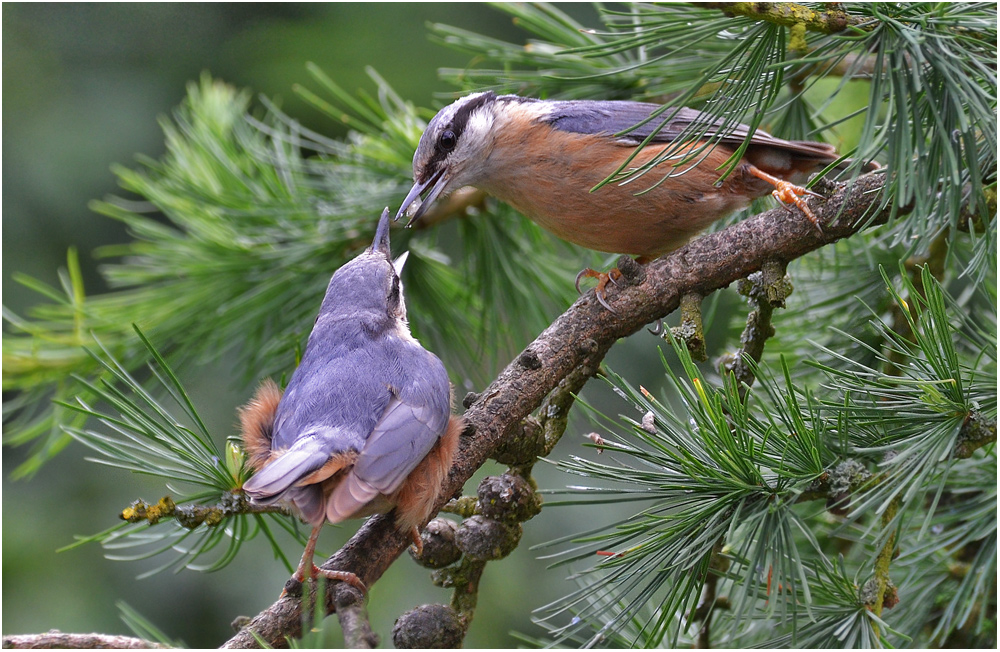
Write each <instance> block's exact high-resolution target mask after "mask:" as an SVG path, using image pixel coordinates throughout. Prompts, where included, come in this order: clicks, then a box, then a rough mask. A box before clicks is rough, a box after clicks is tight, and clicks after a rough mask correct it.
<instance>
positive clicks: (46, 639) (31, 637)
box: [3, 629, 167, 650]
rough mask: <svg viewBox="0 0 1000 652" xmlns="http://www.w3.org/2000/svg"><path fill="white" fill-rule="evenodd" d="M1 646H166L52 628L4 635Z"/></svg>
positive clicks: (106, 648) (25, 647) (127, 638)
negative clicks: (36, 631)
mask: <svg viewBox="0 0 1000 652" xmlns="http://www.w3.org/2000/svg"><path fill="white" fill-rule="evenodd" d="M3 647H4V649H8V648H9V649H12V650H55V649H61V650H67V649H68V650H149V649H163V648H166V647H167V646H165V645H160V644H159V643H153V642H152V641H147V640H144V639H141V638H135V637H134V636H114V635H111V634H64V633H63V632H60V631H59V630H58V629H53V630H51V631H48V632H46V633H44V634H23V635H17V634H15V635H12V636H4V637H3Z"/></svg>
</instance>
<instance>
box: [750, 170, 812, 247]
mask: <svg viewBox="0 0 1000 652" xmlns="http://www.w3.org/2000/svg"><path fill="white" fill-rule="evenodd" d="M747 172H749V173H750V174H752V175H753V176H755V177H757V178H758V179H763V180H764V181H767V182H768V183H769V184H771V185H772V186H774V192H772V193H771V194H772V195H774V198H775V199H777V200H778V201H780V202H781V205H782V206H785V205H786V204H795V205H796V206H797V207H798V209H799V210H800V211H802V212H803V213H804V214H805V216H806V217H808V218H809V221H810V222H812V223H813V225H814V226H815V227H816V229H817V230H818V231H819V232H820V233H822V232H823V227H822V226H821V225H820V223H819V219H818V218H817V217H816V215H815V214H814V213H813V212H812V209H810V208H809V204H807V203H806V200H805V199H803V198H802V197H803V196H806V195H808V196H810V197H822V196H823V195H820V194H819V193H815V192H813V191H812V190H808V189H806V188H803V187H801V186H796V185H795V184H794V183H792V182H790V181H785V180H783V179H779V178H778V177H775V176H771V175H770V174H768V173H767V172H764V171H763V170H761V169H760V168H758V167H756V166H754V165H748V166H747ZM786 208H787V206H786Z"/></svg>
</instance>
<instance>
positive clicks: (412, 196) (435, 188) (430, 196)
mask: <svg viewBox="0 0 1000 652" xmlns="http://www.w3.org/2000/svg"><path fill="white" fill-rule="evenodd" d="M447 171H448V169H447V168H445V167H442V168H441V169H440V170H438V171H437V172H435V173H434V175H433V176H432V177H431V178H430V179H428V180H427V181H425V182H423V183H415V184H413V187H412V188H410V192H408V193H406V199H404V200H403V204H402V206H400V207H399V212H398V213H396V217H395V219H396V220H398V219H399V218H401V217H402V216H403V215H405V214H406V211H407V209H408V208H410V205H411V204H413V203H414V202H418V201H420V195H422V194H424V192H425V191H427V190H428V189H429V192H428V193H427V196H426V197H424V199H423V201H420V205H419V206H417V209H416V210H415V211H414V212H413V214H412V215H410V219H409V221H407V223H406V226H412V225H413V223H414V222H416V221H417V220H419V219H420V217H421V216H422V215H423V214H424V213H426V212H427V209H429V208H430V207H431V205H432V204H433V203H434V200H435V199H437V198H438V196H439V195H440V194H441V193H442V192H443V191H444V189H445V187H446V186H447V185H448V176H447V174H446V173H447Z"/></svg>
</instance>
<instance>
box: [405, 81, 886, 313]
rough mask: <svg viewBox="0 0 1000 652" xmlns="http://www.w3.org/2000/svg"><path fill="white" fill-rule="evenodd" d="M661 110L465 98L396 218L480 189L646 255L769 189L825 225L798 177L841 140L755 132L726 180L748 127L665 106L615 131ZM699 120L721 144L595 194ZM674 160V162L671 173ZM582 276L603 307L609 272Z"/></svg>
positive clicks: (427, 146) (445, 113) (450, 113)
mask: <svg viewBox="0 0 1000 652" xmlns="http://www.w3.org/2000/svg"><path fill="white" fill-rule="evenodd" d="M659 108H660V107H659V105H656V104H647V103H643V102H624V101H588V100H577V101H547V100H537V99H532V98H525V97H519V96H516V95H497V94H495V93H493V92H492V91H487V92H484V93H474V94H472V95H468V96H466V97H463V98H462V99H459V100H457V101H456V102H454V103H452V104H450V105H449V106H446V107H445V108H443V109H441V111H439V112H438V114H437V115H436V116H434V118H433V119H432V120H431V121H430V123H428V125H427V129H426V130H425V131H424V134H423V136H421V138H420V144H419V145H418V147H417V151H416V153H415V154H414V156H413V178H414V181H415V183H414V185H413V188H412V189H411V190H410V192H409V194H407V196H406V199H404V200H403V205H402V206H401V207H400V209H399V212H398V213H397V214H396V219H399V218H400V217H401V216H402V215H403V214H405V213H406V212H407V209H408V208H410V206H411V205H412V204H414V203H415V202H417V201H418V199H419V198H420V196H421V195H423V194H424V193H426V196H425V197H424V200H423V202H422V203H420V205H419V207H417V208H416V209H415V210H414V211H413V212H412V215H411V218H410V222H409V223H410V224H412V223H413V222H414V221H415V220H417V219H419V218H420V216H421V215H423V214H424V212H425V211H426V210H427V208H428V207H429V206H430V205H431V203H432V202H434V200H435V199H437V198H438V197H439V196H441V195H442V194H446V193H448V192H450V191H452V190H455V189H457V188H461V187H462V186H475V187H476V188H479V189H481V190H483V191H485V192H487V193H489V194H491V195H493V196H495V197H497V198H499V199H501V200H503V201H505V202H507V203H509V204H510V205H512V206H513V207H514V208H516V209H518V210H519V211H521V212H522V213H524V214H525V215H526V216H528V217H529V218H531V219H532V220H534V221H535V222H537V223H538V224H540V225H541V226H543V227H544V228H546V229H548V230H549V231H551V232H552V233H554V234H555V235H557V236H559V237H560V238H563V239H565V240H569V241H570V242H574V243H576V244H579V245H583V246H584V247H587V248H590V249H596V250H598V251H604V252H609V253H625V254H632V255H635V256H638V257H639V262H647V261H649V260H652V259H653V258H656V257H657V256H660V255H662V254H665V253H667V252H669V251H671V250H673V249H676V248H678V247H680V246H681V245H683V244H684V243H685V242H687V241H688V239H689V238H691V236H693V235H695V234H696V233H698V232H699V231H701V230H702V229H704V228H705V227H707V226H708V225H709V224H711V223H712V222H714V221H716V220H718V219H720V218H722V217H725V216H726V215H729V214H730V213H732V212H734V211H736V210H738V209H741V208H745V207H747V206H748V205H749V204H750V201H751V200H752V199H754V198H757V197H761V196H763V195H766V194H767V193H769V192H772V191H773V194H774V195H775V196H776V197H778V198H779V199H780V200H782V201H784V202H792V203H794V204H795V205H796V206H798V207H799V208H800V209H801V210H802V211H803V212H804V213H805V214H806V216H807V217H809V218H810V219H811V220H812V221H813V223H815V224H816V225H817V227H818V226H819V224H818V222H817V220H816V218H815V216H814V215H813V214H812V212H811V211H810V210H809V207H808V205H807V204H806V202H805V200H804V199H803V197H802V196H803V195H810V194H811V195H815V193H812V192H810V191H808V190H805V189H804V188H801V187H799V186H796V185H794V184H795V183H801V182H804V181H805V179H806V178H807V176H808V174H809V173H811V172H815V171H818V170H820V169H822V168H823V167H825V166H826V165H828V164H829V163H831V162H833V161H836V160H837V158H838V156H837V153H836V151H835V150H834V148H833V146H831V145H827V144H825V143H815V142H807V141H787V140H782V139H780V138H775V137H774V136H771V135H770V134H767V133H765V132H763V131H757V132H755V133H754V135H753V137H752V138H751V141H750V144H749V146H748V147H747V149H746V151H745V152H744V154H743V158H742V160H741V161H740V162H739V164H738V165H737V167H736V169H735V170H734V171H733V173H732V174H730V175H729V176H728V177H726V179H725V180H724V181H722V182H721V183H718V181H719V177H720V174H721V172H720V171H721V170H722V169H724V168H725V163H726V161H727V159H729V157H730V156H731V155H732V154H733V153H734V152H735V151H736V149H737V148H738V147H739V146H740V145H741V144H742V143H743V141H744V139H745V138H746V136H747V133H748V132H749V128H748V127H747V126H746V125H738V126H736V127H735V128H734V129H725V130H723V129H724V125H723V123H722V121H721V120H715V119H712V118H711V117H710V116H708V115H706V114H704V113H701V112H698V111H695V110H692V109H679V110H677V111H676V112H674V111H672V110H669V109H668V110H667V111H666V112H665V113H663V114H662V117H656V118H653V119H651V120H649V122H647V123H645V124H642V125H641V126H639V127H637V128H635V129H633V130H632V131H630V132H628V133H627V134H625V135H622V136H616V135H615V134H616V133H619V132H622V131H624V130H626V129H629V128H630V127H634V126H635V125H638V124H639V123H640V122H642V121H644V120H647V119H649V118H650V116H651V115H652V113H653V112H654V111H655V110H657V109H659ZM692 123H695V124H698V125H702V126H705V127H707V131H706V133H705V135H704V139H706V140H708V141H711V142H713V143H714V144H715V146H714V147H712V146H710V147H707V148H704V151H701V152H699V153H696V154H695V156H694V157H693V160H691V161H687V162H684V163H681V164H679V165H677V164H678V161H679V160H681V159H683V158H684V157H685V156H686V155H687V154H688V153H691V152H692V151H698V150H697V148H699V147H704V145H705V144H706V143H705V140H701V141H694V142H691V143H689V144H686V145H685V146H684V147H682V148H681V149H680V151H679V152H676V153H675V154H676V156H672V161H667V162H665V163H662V164H661V165H663V167H664V170H665V171H669V172H670V173H669V174H667V175H666V176H665V178H661V177H662V175H657V183H656V184H655V185H654V186H652V187H646V188H638V187H637V185H638V184H608V185H605V186H604V187H602V188H601V189H600V190H598V191H596V192H591V189H592V188H594V187H595V186H597V185H598V184H599V183H600V182H601V181H603V180H604V179H605V178H606V177H607V176H608V175H609V174H611V173H612V172H613V171H615V170H616V169H618V167H619V166H620V165H621V164H622V163H623V162H624V161H625V160H626V158H627V157H628V156H630V155H632V153H633V151H634V150H635V148H636V146H637V145H639V144H641V143H642V142H644V141H645V139H646V138H647V137H649V136H650V134H652V133H653V131H654V130H656V129H657V128H659V131H658V132H657V133H656V135H655V136H653V137H652V138H651V139H650V141H649V142H648V143H647V144H646V146H645V147H644V148H643V149H642V150H641V151H640V152H639V153H638V154H637V155H636V156H635V158H634V159H633V160H632V161H631V163H629V165H630V166H631V167H632V168H637V167H639V166H642V165H644V164H645V163H647V162H649V161H650V160H651V159H652V158H653V157H654V156H656V155H657V154H660V153H662V152H663V151H664V150H666V149H667V148H670V147H671V143H672V142H673V141H675V140H676V139H677V138H678V137H679V136H680V135H681V132H682V131H684V129H685V127H687V126H689V125H690V124H692ZM671 165H677V167H676V169H672V170H670V169H668V166H671ZM875 167H877V166H875ZM650 178H652V177H650ZM612 271H613V272H615V271H617V270H612ZM581 274H582V275H583V274H586V275H588V276H603V278H602V281H601V283H599V285H598V298H599V299H601V302H602V303H605V302H604V297H603V290H604V285H605V284H606V283H607V280H608V277H607V275H598V274H596V273H595V272H593V271H592V270H584V272H581ZM577 284H578V285H579V277H578V278H577ZM605 306H607V304H606V303H605Z"/></svg>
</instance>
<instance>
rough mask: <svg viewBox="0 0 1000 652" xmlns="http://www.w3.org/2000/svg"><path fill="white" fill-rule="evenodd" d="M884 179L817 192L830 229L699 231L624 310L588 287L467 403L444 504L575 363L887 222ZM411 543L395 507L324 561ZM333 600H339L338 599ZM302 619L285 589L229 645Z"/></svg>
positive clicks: (782, 217) (357, 569)
mask: <svg viewBox="0 0 1000 652" xmlns="http://www.w3.org/2000/svg"><path fill="white" fill-rule="evenodd" d="M830 185H833V184H830ZM883 186H884V177H883V176H882V175H880V174H868V175H865V176H862V177H859V178H858V179H856V180H855V181H854V182H852V183H851V184H837V185H835V186H834V187H835V188H836V192H834V193H833V195H832V196H831V197H830V198H829V199H827V200H826V201H820V200H814V201H813V202H812V205H811V208H812V209H813V212H814V213H815V214H816V215H817V216H818V217H819V219H820V222H821V223H823V224H826V225H827V226H824V228H823V232H822V233H819V232H817V230H816V228H815V227H814V226H813V225H812V223H811V222H809V221H808V220H807V219H805V218H804V217H803V216H801V214H799V213H798V212H796V213H795V214H794V215H793V216H789V214H788V212H787V211H786V209H784V208H776V209H774V210H771V211H767V212H765V213H762V214H760V215H757V216H755V217H752V218H750V219H747V220H745V221H743V222H740V223H738V224H735V225H733V226H731V227H730V228H728V229H726V230H725V231H722V232H719V233H714V234H711V235H707V236H704V237H702V238H698V239H697V240H695V241H694V242H691V243H689V244H688V245H686V246H685V247H682V248H681V249H679V250H677V251H675V252H674V253H672V254H670V255H668V256H665V257H662V258H659V259H657V260H655V261H653V262H651V263H649V264H648V265H646V266H644V267H641V268H639V269H638V270H637V272H635V271H632V270H629V271H626V270H622V271H623V274H624V276H625V278H626V279H627V283H628V284H625V285H623V286H622V287H621V288H619V289H618V290H617V291H616V292H614V293H612V294H611V296H610V297H609V301H610V303H611V306H612V308H614V310H615V312H614V313H611V312H609V311H607V310H605V309H604V308H603V307H601V305H600V304H599V303H598V302H597V301H596V299H595V297H594V293H593V292H592V291H591V292H588V293H586V294H584V295H583V296H582V297H580V298H579V299H578V300H577V301H576V302H575V303H574V304H573V305H572V306H571V307H570V308H569V310H567V311H566V312H565V313H563V314H562V315H560V316H559V317H558V318H557V319H556V320H555V321H554V322H553V323H552V325H551V326H549V327H548V328H547V329H546V330H545V331H544V332H543V333H542V334H541V335H539V336H538V338H537V339H535V341H534V342H532V343H531V344H529V345H528V347H527V348H526V349H525V351H524V352H523V353H522V354H521V355H519V356H518V357H517V358H516V359H515V360H514V361H513V362H511V363H510V364H509V365H508V366H507V368H506V369H504V370H503V371H502V372H501V373H500V375H499V376H498V377H497V378H496V380H495V381H494V382H493V383H492V384H491V385H490V386H489V387H488V388H486V390H485V391H483V392H482V393H481V394H480V395H479V396H478V398H477V399H476V400H475V401H474V402H472V403H471V404H470V406H469V408H468V410H467V411H466V413H465V419H466V421H467V423H468V424H469V428H468V429H467V431H466V435H467V436H465V437H463V439H462V441H461V443H460V449H459V452H458V454H457V455H456V459H455V463H454V466H453V467H452V469H451V473H450V475H449V477H448V479H447V480H446V482H445V487H444V490H443V491H442V492H441V500H440V504H439V505H438V507H439V508H440V507H441V506H442V505H443V504H444V503H445V502H446V501H447V500H450V499H451V498H452V497H453V496H454V495H456V494H457V493H459V492H461V490H462V486H463V485H464V484H465V482H466V480H468V479H469V478H470V477H471V476H472V474H473V473H474V472H475V471H476V470H477V469H478V468H479V467H480V466H482V464H483V463H484V462H486V460H487V458H489V457H490V456H491V455H492V454H493V453H494V451H495V450H496V449H497V446H498V445H499V444H500V443H501V442H502V441H504V440H505V439H506V438H507V437H508V436H509V435H510V434H511V433H512V432H513V431H514V430H515V429H516V428H519V427H520V424H521V422H522V420H523V419H524V418H525V417H527V416H528V415H529V414H531V412H532V411H533V410H535V409H536V408H538V407H539V406H540V405H541V404H542V401H543V400H545V397H546V396H548V395H549V393H550V392H551V391H552V390H553V389H555V388H556V386H557V385H558V384H559V383H560V381H562V380H563V379H564V378H566V377H567V376H569V375H570V374H572V373H573V372H574V370H577V369H579V368H580V367H584V366H586V367H589V368H591V369H596V368H597V365H598V364H599V363H600V361H601V360H602V359H603V358H604V356H605V354H607V352H608V350H609V349H610V348H611V346H612V345H613V344H614V343H615V342H616V341H618V340H619V339H620V338H623V337H627V336H629V335H631V334H633V333H635V332H637V331H639V330H640V329H641V328H643V327H644V326H645V325H646V324H649V323H651V322H654V321H656V320H658V319H661V318H663V317H665V316H666V315H668V314H669V313H671V312H673V311H674V310H676V309H677V307H678V305H679V304H680V299H681V297H682V296H683V295H684V294H687V293H692V292H694V293H698V294H700V295H702V296H707V295H708V294H710V293H711V292H713V291H715V290H718V289H720V288H724V287H726V286H727V285H729V284H730V283H733V282H734V281H737V280H739V279H741V278H745V277H746V276H748V275H749V274H751V273H753V272H755V271H757V270H759V269H761V268H762V266H763V265H764V263H765V262H766V261H770V260H778V261H784V262H786V263H787V262H788V261H791V260H793V259H795V258H799V257H801V256H803V255H805V254H807V253H809V252H810V251H814V250H816V249H818V248H820V247H822V246H825V245H828V244H831V243H833V242H836V241H838V240H840V239H842V238H846V237H849V236H851V235H853V234H854V233H856V232H858V231H859V230H861V229H862V228H863V227H865V226H867V225H870V224H880V223H884V222H885V221H886V220H887V219H888V211H886V210H882V211H879V201H880V197H881V194H882V189H883ZM827 187H829V186H827ZM408 544H409V541H408V539H407V538H406V537H405V536H404V535H402V534H400V533H399V532H398V531H397V530H396V528H395V526H394V524H393V521H392V515H391V514H389V515H382V516H375V517H373V518H371V519H369V520H368V521H367V522H365V523H364V525H362V527H361V529H360V530H359V531H358V533H357V534H355V535H354V537H352V538H351V540H350V541H348V542H347V544H345V546H344V547H343V548H341V549H340V550H339V551H338V552H337V553H336V554H334V556H333V557H331V558H330V559H328V560H327V561H326V562H325V563H324V564H323V567H324V568H330V569H338V570H346V571H350V572H352V573H354V574H355V575H357V576H358V578H359V579H360V580H361V581H362V582H364V583H365V585H366V586H369V587H370V586H372V585H373V584H374V583H375V582H376V581H377V580H378V579H379V578H380V577H381V576H382V574H383V573H384V572H385V571H386V569H388V567H389V565H390V564H392V562H393V561H394V560H395V559H396V558H397V557H398V556H399V555H400V554H401V553H402V552H403V550H404V549H405V548H406V546H407V545H408ZM349 590H351V588H350V587H348V586H345V585H343V584H342V583H339V582H338V583H335V584H334V585H333V586H332V587H331V591H332V592H333V594H334V596H336V595H337V594H338V593H339V592H341V591H349ZM337 601H338V600H336V599H334V600H333V602H337ZM327 606H328V608H332V606H333V605H332V604H331V603H330V601H328V604H327ZM300 628H301V626H300V612H299V600H298V599H296V598H289V597H285V598H282V599H280V600H278V601H277V602H275V603H274V604H273V605H272V606H271V607H269V608H267V609H266V610H264V611H263V612H261V613H260V614H258V615H257V616H256V617H255V618H254V619H253V620H252V621H251V622H250V623H249V624H248V625H247V626H246V627H244V628H243V630H241V631H240V632H239V633H238V634H237V635H236V636H234V637H233V638H232V639H230V640H229V641H227V642H226V643H225V645H224V647H227V648H244V647H256V645H257V643H256V640H255V639H254V637H253V635H252V634H251V631H256V632H257V633H258V634H259V635H260V636H261V638H262V639H263V640H265V641H267V642H268V643H269V644H271V645H274V646H280V645H283V644H284V642H285V636H287V635H292V636H295V635H297V634H298V632H299V631H300Z"/></svg>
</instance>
